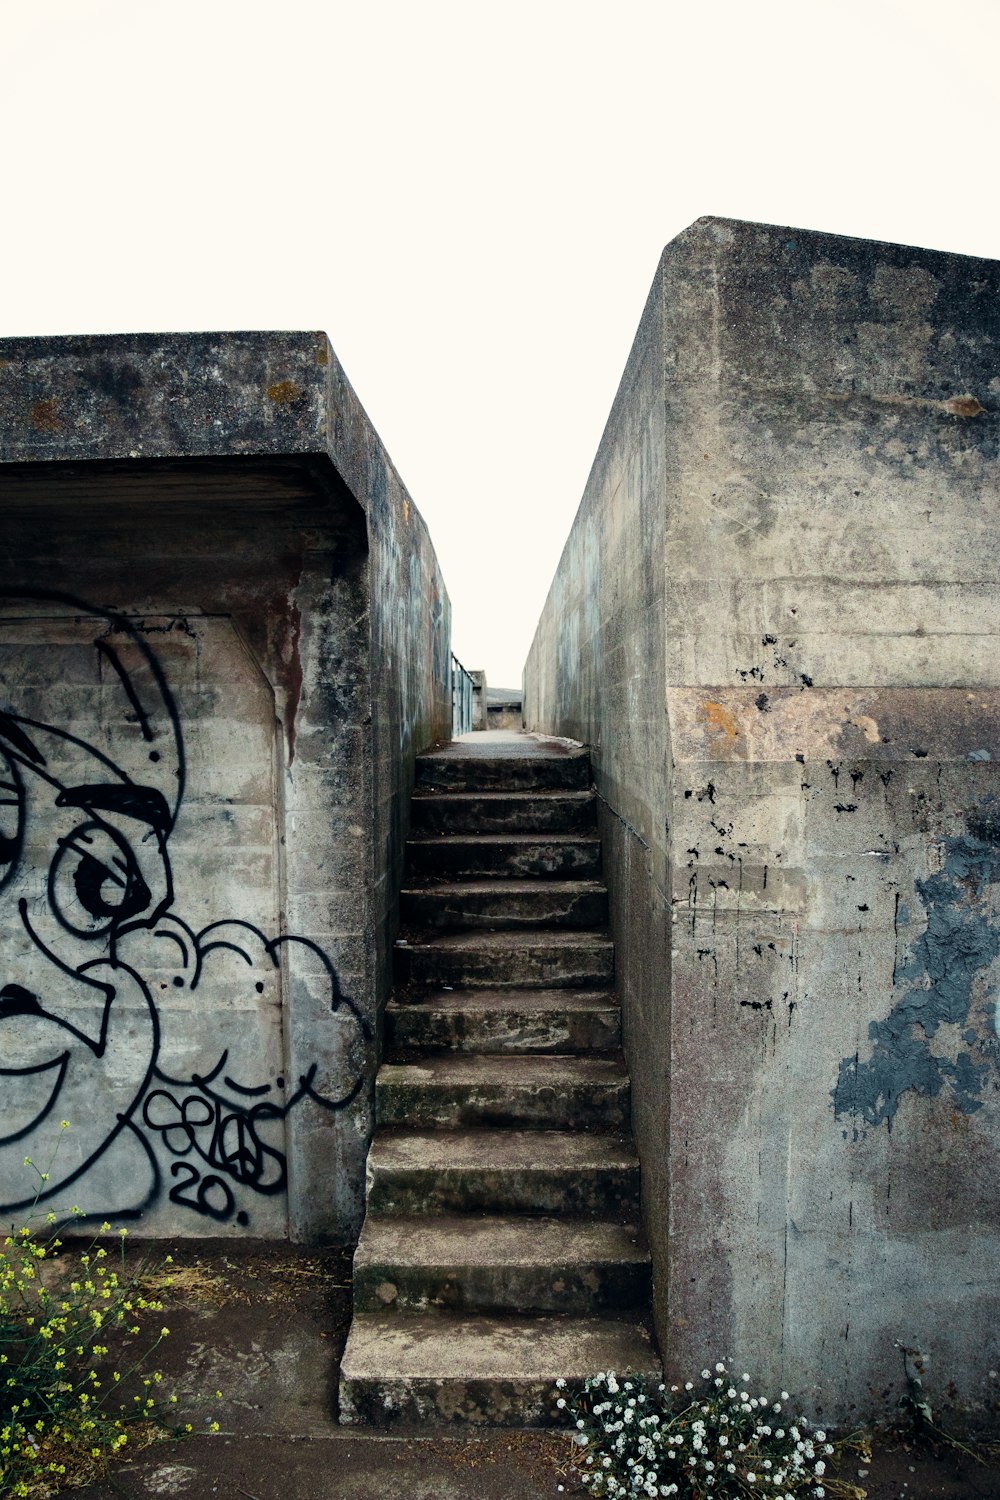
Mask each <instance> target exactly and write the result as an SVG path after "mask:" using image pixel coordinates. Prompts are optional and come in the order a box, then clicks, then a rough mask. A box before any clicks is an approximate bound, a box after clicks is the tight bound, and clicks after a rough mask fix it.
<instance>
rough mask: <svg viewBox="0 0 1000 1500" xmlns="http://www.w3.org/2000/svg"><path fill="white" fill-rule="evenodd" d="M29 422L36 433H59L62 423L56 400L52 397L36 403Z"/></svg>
mask: <svg viewBox="0 0 1000 1500" xmlns="http://www.w3.org/2000/svg"><path fill="white" fill-rule="evenodd" d="M29 420H30V422H31V425H32V427H33V428H34V429H35V431H36V432H58V431H59V429H60V427H61V426H62V422H60V420H59V411H58V408H57V405H56V402H55V398H54V397H52V396H50V397H48V398H47V399H46V400H45V401H36V402H35V404H34V406H33V407H32V408H31V415H30V418H29Z"/></svg>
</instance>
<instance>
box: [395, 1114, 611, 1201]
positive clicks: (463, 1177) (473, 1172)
mask: <svg viewBox="0 0 1000 1500" xmlns="http://www.w3.org/2000/svg"><path fill="white" fill-rule="evenodd" d="M367 1202H368V1207H369V1209H370V1210H371V1211H372V1212H374V1213H382V1214H386V1213H405V1214H414V1213H453V1212H460V1211H463V1210H465V1211H468V1212H470V1213H474V1212H482V1211H490V1210H493V1211H495V1212H501V1213H502V1212H510V1213H518V1212H522V1213H523V1212H534V1213H540V1214H556V1213H565V1214H582V1213H594V1214H599V1215H605V1216H607V1217H618V1216H619V1215H626V1216H627V1215H629V1214H634V1213H637V1212H638V1208H639V1160H638V1157H637V1156H636V1153H635V1147H634V1145H633V1143H632V1139H631V1137H630V1136H628V1135H624V1134H611V1133H608V1134H598V1133H592V1132H589V1131H577V1132H572V1133H570V1132H565V1131H558V1130H489V1129H487V1130H407V1129H391V1128H390V1129H382V1130H379V1131H377V1132H376V1135H375V1139H374V1140H373V1141H372V1146H371V1151H370V1153H369V1156H368V1194H367Z"/></svg>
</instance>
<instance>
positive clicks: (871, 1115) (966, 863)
mask: <svg viewBox="0 0 1000 1500" xmlns="http://www.w3.org/2000/svg"><path fill="white" fill-rule="evenodd" d="M995 821H996V819H995V816H994V817H993V819H992V821H991V815H990V813H989V810H988V809H978V810H977V811H976V813H975V814H973V815H970V817H969V820H968V823H969V828H970V833H969V835H968V836H962V837H958V838H951V839H947V840H946V841H945V862H944V867H943V869H942V870H940V871H939V873H937V874H936V875H932V876H930V877H929V879H927V880H918V881H917V893H918V895H919V897H920V900H921V902H922V903H923V906H924V909H925V911H926V913H927V926H926V928H925V929H924V931H923V933H922V934H921V936H920V937H919V938H918V939H917V941H916V943H915V944H914V945H913V951H912V955H911V957H910V958H909V959H908V961H907V962H906V963H905V964H903V965H902V966H901V967H900V968H899V969H897V971H896V975H895V978H894V981H893V982H894V985H898V984H899V983H900V982H901V981H908V982H909V985H910V987H909V988H908V989H907V990H906V993H905V994H904V995H903V996H902V998H901V999H899V1000H898V1001H897V1002H896V1004H895V1005H894V1006H893V1008H892V1010H891V1011H890V1012H889V1015H888V1016H887V1018H886V1019H885V1020H884V1021H872V1023H871V1025H870V1026H869V1028H868V1037H869V1040H870V1041H871V1043H872V1051H871V1055H870V1057H869V1058H868V1059H867V1060H865V1061H862V1060H861V1057H860V1055H855V1056H854V1057H845V1058H844V1059H843V1061H842V1062H841V1064H840V1076H839V1078H838V1080H837V1085H836V1088H834V1090H833V1093H832V1097H833V1108H834V1114H835V1115H836V1116H837V1118H838V1119H839V1118H840V1116H842V1115H853V1116H855V1118H857V1119H860V1120H864V1121H865V1122H866V1123H867V1124H869V1125H873V1126H878V1125H881V1124H882V1122H883V1121H885V1122H886V1123H887V1124H888V1126H889V1128H890V1129H891V1128H892V1122H893V1119H894V1118H895V1114H896V1110H897V1108H898V1107H899V1100H900V1097H901V1095H903V1094H904V1093H906V1091H907V1090H908V1089H916V1090H917V1092H918V1093H921V1094H926V1095H928V1097H930V1098H934V1097H936V1096H937V1095H938V1094H939V1093H940V1092H941V1090H942V1089H943V1088H944V1087H945V1086H946V1085H947V1086H948V1087H950V1089H951V1093H952V1098H953V1101H954V1105H955V1108H956V1109H957V1110H960V1111H961V1112H962V1113H963V1114H967V1115H969V1114H973V1113H974V1112H975V1111H976V1110H978V1109H981V1108H982V1105H983V1099H982V1094H983V1092H984V1088H985V1083H986V1073H987V1068H986V1067H985V1066H983V1065H982V1064H980V1063H977V1062H976V1061H975V1059H974V1058H973V1055H972V1052H971V1051H965V1050H961V1049H959V1050H958V1051H957V1052H955V1053H954V1056H944V1055H941V1053H938V1052H935V1051H934V1048H933V1043H934V1039H935V1037H936V1036H937V1034H938V1032H939V1031H940V1028H941V1027H942V1026H944V1025H949V1024H950V1025H954V1026H962V1027H965V1026H966V1024H967V1022H968V1019H969V1009H970V1006H971V1003H972V989H973V983H974V981H975V980H976V979H977V977H978V976H980V975H981V974H982V973H983V972H984V970H985V969H986V968H987V967H988V966H989V965H990V964H991V963H992V962H993V960H994V959H995V958H996V957H997V956H998V955H1000V927H998V925H997V924H996V923H995V922H994V921H991V919H990V916H989V913H988V911H987V910H986V909H985V905H984V902H983V896H984V894H985V892H986V890H987V887H988V886H990V885H993V884H995V883H996V882H997V881H1000V841H998V839H997V838H996V837H992V836H991V834H992V833H993V831H994V823H995ZM981 834H984V835H986V837H981V836H980V835H981ZM903 910H905V909H901V912H900V914H899V915H901V914H902V911H903ZM897 920H898V917H897ZM997 1020H998V1022H1000V1012H998V1017H997ZM970 1037H971V1041H970ZM961 1040H962V1041H963V1042H964V1044H965V1046H966V1047H970V1046H972V1045H974V1044H975V1043H976V1041H977V1040H978V1038H977V1035H976V1033H975V1032H972V1031H971V1029H966V1030H965V1031H963V1033H962V1038H961Z"/></svg>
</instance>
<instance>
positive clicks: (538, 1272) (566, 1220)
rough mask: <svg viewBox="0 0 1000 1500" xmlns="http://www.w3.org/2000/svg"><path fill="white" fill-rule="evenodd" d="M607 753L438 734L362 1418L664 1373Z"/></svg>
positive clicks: (370, 1288) (366, 1320)
mask: <svg viewBox="0 0 1000 1500" xmlns="http://www.w3.org/2000/svg"><path fill="white" fill-rule="evenodd" d="M600 873H601V863H600V843H599V840H598V837H597V828H596V817H595V798H594V793H593V791H592V789H591V785H590V760H589V757H588V756H587V754H586V753H585V752H583V751H580V750H574V749H572V748H571V747H569V746H567V745H565V744H563V743H561V742H546V741H541V742H540V741H537V740H534V739H532V738H531V737H530V736H528V735H517V734H510V733H508V734H502V733H501V734H496V735H494V734H490V733H479V734H475V735H470V736H467V737H465V738H463V739H462V740H458V741H455V742H454V743H453V744H451V745H448V746H446V747H445V748H443V749H441V750H436V751H432V752H430V753H429V754H427V755H423V756H421V757H419V759H418V762H417V779H416V788H415V791H414V796H413V802H412V806H411V839H410V842H409V844H408V847H407V880H406V888H405V889H404V890H403V892H402V897H401V912H402V921H403V930H402V932H401V935H400V939H399V942H398V943H397V946H396V957H395V978H396V990H395V994H394V996H393V998H392V1000H391V1001H390V1003H389V1006H388V1008H387V1012H386V1061H385V1063H384V1064H383V1066H382V1067H381V1069H380V1070H379V1073H378V1077H377V1079H376V1086H375V1087H376V1134H375V1139H374V1141H373V1143H372V1148H371V1152H370V1155H369V1159H368V1196H367V1215H366V1218H365V1223H364V1228H363V1230H362V1234H361V1239H360V1242H359V1244H358V1249H357V1253H356V1255H355V1260H354V1321H353V1323H352V1326H351V1332H350V1336H349V1338H348V1341H347V1347H346V1349H345V1351H344V1358H343V1363H342V1366H341V1384H340V1416H341V1421H343V1422H366V1423H371V1424H373V1425H377V1426H391V1425H397V1424H409V1423H416V1422H427V1421H432V1422H453V1421H460V1422H467V1423H480V1424H491V1425H518V1426H520V1425H541V1424H544V1423H546V1422H548V1421H550V1420H551V1419H552V1417H553V1415H554V1405H553V1389H552V1388H553V1383H554V1381H555V1380H556V1378H557V1377H558V1376H560V1375H561V1376H564V1377H566V1378H567V1379H571V1380H572V1379H583V1378H584V1377H585V1376H586V1375H589V1374H593V1373H594V1372H595V1371H597V1370H600V1369H608V1368H615V1369H618V1370H623V1369H626V1368H632V1369H638V1370H646V1371H649V1372H650V1373H654V1372H656V1371H657V1370H658V1368H659V1366H658V1362H657V1359H656V1355H655V1352H654V1350H653V1347H652V1344H651V1340H650V1335H649V1331H648V1324H647V1318H646V1313H647V1309H648V1304H649V1291H650V1287H649V1276H650V1272H649V1256H648V1254H647V1251H646V1247H645V1242H644V1240H643V1237H642V1230H641V1227H640V1217H639V1165H638V1161H637V1159H636V1155H635V1150H634V1147H633V1145H632V1141H631V1137H630V1134H629V1083H628V1077H627V1074H626V1072H625V1067H624V1063H623V1060H622V1056H621V1051H620V1024H619V1013H618V1007H617V1005H616V1002H615V997H614V952H613V947H612V944H611V941H610V939H609V937H608V934H607V931H606V923H607V891H606V889H605V887H604V885H603V883H602V881H601V878H600Z"/></svg>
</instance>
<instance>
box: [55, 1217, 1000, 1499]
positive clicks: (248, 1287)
mask: <svg viewBox="0 0 1000 1500" xmlns="http://www.w3.org/2000/svg"><path fill="white" fill-rule="evenodd" d="M168 1252H170V1253H172V1254H173V1257H174V1264H173V1265H172V1266H165V1267H163V1268H162V1270H161V1271H159V1272H157V1273H156V1274H155V1275H154V1277H153V1283H154V1285H155V1286H156V1287H157V1288H158V1289H159V1291H160V1295H161V1297H162V1300H163V1302H164V1312H163V1318H164V1321H165V1322H166V1324H167V1325H168V1326H169V1328H170V1337H169V1338H168V1339H167V1340H166V1341H165V1342H164V1343H163V1344H162V1345H161V1346H160V1348H159V1349H158V1350H157V1353H156V1361H157V1365H158V1368H159V1369H160V1370H161V1371H162V1373H163V1376H164V1384H163V1389H168V1388H169V1389H172V1390H175V1391H176V1392H177V1394H178V1397H179V1404H178V1406H177V1408H176V1411H177V1412H178V1420H180V1421H183V1422H190V1423H191V1425H192V1429H193V1431H192V1434H191V1435H190V1436H188V1437H185V1438H183V1439H181V1440H180V1441H175V1440H169V1439H168V1440H165V1441H162V1442H157V1443H155V1444H153V1445H152V1446H150V1447H148V1448H146V1449H145V1450H144V1451H142V1452H140V1453H135V1454H133V1455H132V1456H130V1457H128V1458H125V1459H124V1460H123V1461H122V1462H121V1463H118V1464H116V1465H114V1466H113V1467H112V1469H111V1470H110V1471H109V1473H108V1474H107V1476H106V1477H105V1478H104V1479H103V1480H101V1481H100V1482H98V1483H95V1484H91V1485H88V1486H86V1487H84V1488H79V1489H76V1490H74V1491H72V1492H71V1493H72V1494H73V1495H74V1497H76V1500H149V1497H151V1496H160V1495H168V1496H183V1497H185V1500H536V1497H537V1500H542V1497H555V1496H558V1495H572V1494H582V1493H583V1491H582V1490H581V1489H580V1488H579V1487H578V1485H577V1484H576V1481H575V1479H574V1476H573V1472H572V1468H571V1460H572V1454H573V1452H574V1450H573V1448H572V1445H571V1443H570V1442H569V1440H568V1438H567V1436H566V1435H565V1434H559V1433H545V1432H522V1431H517V1430H515V1431H506V1430H501V1429H491V1430H489V1431H484V1432H475V1433H471V1434H466V1433H463V1434H458V1435H450V1434H448V1435H445V1434H442V1433H440V1432H435V1433H434V1434H432V1435H430V1436H428V1435H427V1433H426V1431H424V1430H422V1431H419V1432H401V1433H392V1434H391V1435H383V1434H378V1433H373V1432H370V1431H368V1430H365V1429H360V1430H359V1429H352V1428H344V1427H340V1426H339V1425H338V1423H337V1420H336V1374H337V1368H338V1363H339V1358H340V1354H341V1351H342V1349H343V1344H344V1340H345V1339H346V1336H347V1329H348V1325H349V1322H350V1312H351V1286H350V1257H349V1255H347V1254H346V1253H345V1252H343V1251H341V1250H337V1249H331V1250H315V1249H309V1250H306V1249H302V1248H299V1247H296V1246H288V1245H274V1244H264V1243H260V1242H252V1241H251V1242H247V1241H239V1242H234V1241H219V1240H214V1241H190V1240H189V1241H186V1242H184V1243H183V1244H181V1245H177V1246H167V1245H159V1246H154V1247H146V1249H145V1252H144V1253H145V1254H146V1255H147V1256H148V1257H149V1259H150V1261H151V1262H153V1263H156V1262H158V1261H160V1260H162V1257H163V1255H165V1254H166V1253H168ZM139 1253H140V1247H138V1246H133V1247H132V1248H131V1249H130V1256H136V1255H138V1254H139ZM168 1283H169V1284H168ZM216 1391H221V1393H222V1394H221V1397H220V1398H218V1399H217V1398H216V1397H215V1392H216ZM213 1421H215V1422H218V1423H219V1426H220V1431H219V1433H218V1434H216V1435H210V1434H209V1433H208V1431H207V1429H208V1426H209V1424H210V1423H211V1422H213ZM840 1477H841V1478H842V1479H844V1480H847V1481H849V1482H851V1483H853V1484H855V1485H857V1486H858V1487H859V1489H861V1490H864V1491H866V1492H867V1495H868V1500H1000V1456H994V1457H993V1459H992V1460H991V1462H990V1463H989V1464H985V1465H978V1464H976V1463H974V1462H972V1461H971V1460H970V1459H968V1458H964V1457H963V1456H962V1455H960V1454H957V1453H953V1452H942V1453H938V1454H935V1453H933V1452H930V1451H928V1450H926V1449H920V1450H918V1449H916V1448H914V1447H912V1446H911V1447H909V1448H908V1447H906V1446H904V1445H902V1444H900V1443H898V1442H896V1441H892V1440H890V1439H882V1440H879V1441H877V1442H876V1443H875V1445H874V1448H873V1452H872V1458H871V1460H870V1461H867V1460H865V1459H862V1458H859V1457H857V1455H855V1454H850V1455H849V1456H848V1459H847V1461H846V1462H845V1464H844V1467H843V1469H842V1471H841V1476H840Z"/></svg>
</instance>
